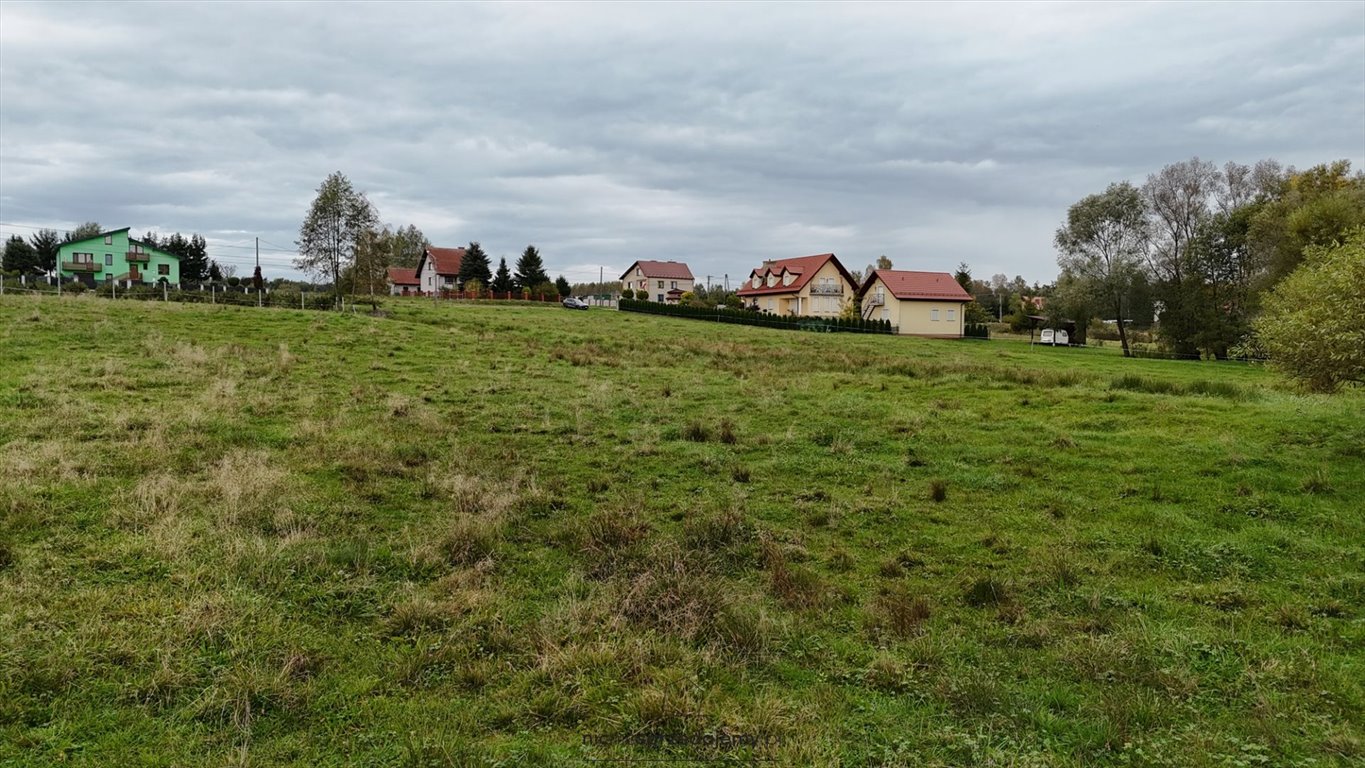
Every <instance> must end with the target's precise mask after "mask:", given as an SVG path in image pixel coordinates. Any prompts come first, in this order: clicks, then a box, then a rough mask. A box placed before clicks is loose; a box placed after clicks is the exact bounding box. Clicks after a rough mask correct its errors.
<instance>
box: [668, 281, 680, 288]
mask: <svg viewBox="0 0 1365 768" xmlns="http://www.w3.org/2000/svg"><path fill="white" fill-rule="evenodd" d="M668 287H669V288H677V287H678V281H677V280H674V281H673V284H672V285H670V286H668Z"/></svg>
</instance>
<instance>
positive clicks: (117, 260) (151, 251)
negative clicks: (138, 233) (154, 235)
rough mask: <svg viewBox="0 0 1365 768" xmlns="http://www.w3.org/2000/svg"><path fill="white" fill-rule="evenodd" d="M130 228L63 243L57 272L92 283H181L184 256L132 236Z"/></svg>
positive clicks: (66, 278)
mask: <svg viewBox="0 0 1365 768" xmlns="http://www.w3.org/2000/svg"><path fill="white" fill-rule="evenodd" d="M128 230H129V227H124V228H123V229H115V230H113V231H111V232H102V233H100V234H98V235H95V236H93V237H87V238H85V239H83V240H77V241H75V242H71V243H63V244H62V246H61V248H60V249H59V250H58V251H57V273H58V275H59V276H60V277H61V279H62V281H63V282H67V281H71V280H79V281H81V282H82V283H85V284H86V285H89V286H92V287H93V286H95V285H96V284H98V283H109V282H114V281H118V282H119V283H120V284H123V285H128V284H132V283H137V284H146V283H156V282H160V281H162V280H164V281H166V282H168V283H172V284H177V283H179V282H180V257H178V256H176V255H174V254H171V253H166V252H165V251H163V250H161V249H159V248H154V247H152V246H150V245H147V244H146V243H144V242H142V241H141V240H135V239H133V238H132V237H130V236H129V235H128Z"/></svg>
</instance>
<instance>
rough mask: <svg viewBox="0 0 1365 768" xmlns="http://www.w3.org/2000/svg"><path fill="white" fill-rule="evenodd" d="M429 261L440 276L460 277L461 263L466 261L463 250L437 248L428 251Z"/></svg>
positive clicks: (433, 247)
mask: <svg viewBox="0 0 1365 768" xmlns="http://www.w3.org/2000/svg"><path fill="white" fill-rule="evenodd" d="M426 255H427V258H426V260H427V261H430V262H431V264H432V266H433V267H434V268H435V270H436V274H438V275H451V276H454V275H458V274H460V262H462V261H464V249H463V248H437V247H435V246H432V247H431V248H428V249H427V254H426Z"/></svg>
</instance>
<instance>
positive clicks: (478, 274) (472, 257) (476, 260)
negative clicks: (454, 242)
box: [459, 240, 493, 286]
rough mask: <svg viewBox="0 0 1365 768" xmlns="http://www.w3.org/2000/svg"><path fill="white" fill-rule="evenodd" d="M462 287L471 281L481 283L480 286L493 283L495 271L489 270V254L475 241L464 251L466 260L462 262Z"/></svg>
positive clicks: (460, 277) (460, 278)
mask: <svg viewBox="0 0 1365 768" xmlns="http://www.w3.org/2000/svg"><path fill="white" fill-rule="evenodd" d="M459 280H460V283H461V285H463V284H464V283H468V282H469V281H471V280H477V281H479V285H480V286H484V285H488V284H489V283H491V282H493V271H492V270H491V269H490V268H489V264H488V254H486V253H484V252H483V246H481V245H479V243H478V241H477V240H475V241H473V242H471V243H470V244H469V247H467V248H465V249H464V258H463V259H461V260H460V276H459Z"/></svg>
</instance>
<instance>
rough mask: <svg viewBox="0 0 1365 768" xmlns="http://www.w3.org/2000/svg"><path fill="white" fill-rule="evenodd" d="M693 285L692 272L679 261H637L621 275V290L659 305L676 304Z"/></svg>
mask: <svg viewBox="0 0 1365 768" xmlns="http://www.w3.org/2000/svg"><path fill="white" fill-rule="evenodd" d="M694 284H695V280H694V279H693V277H692V270H690V269H688V268H687V265H686V264H684V263H682V262H680V261H637V262H635V263H634V264H631V265H630V269H627V270H626V271H625V272H623V273H622V274H621V290H623V291H624V290H626V289H630V290H632V291H634V292H635V298H637V299H640V300H642V301H643V300H648V301H655V302H658V303H660V304H676V303H677V302H678V301H679V299H680V298H681V297H682V295H683V294H684V293H687V292H688V291H690V290H692V286H693V285H694Z"/></svg>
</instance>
